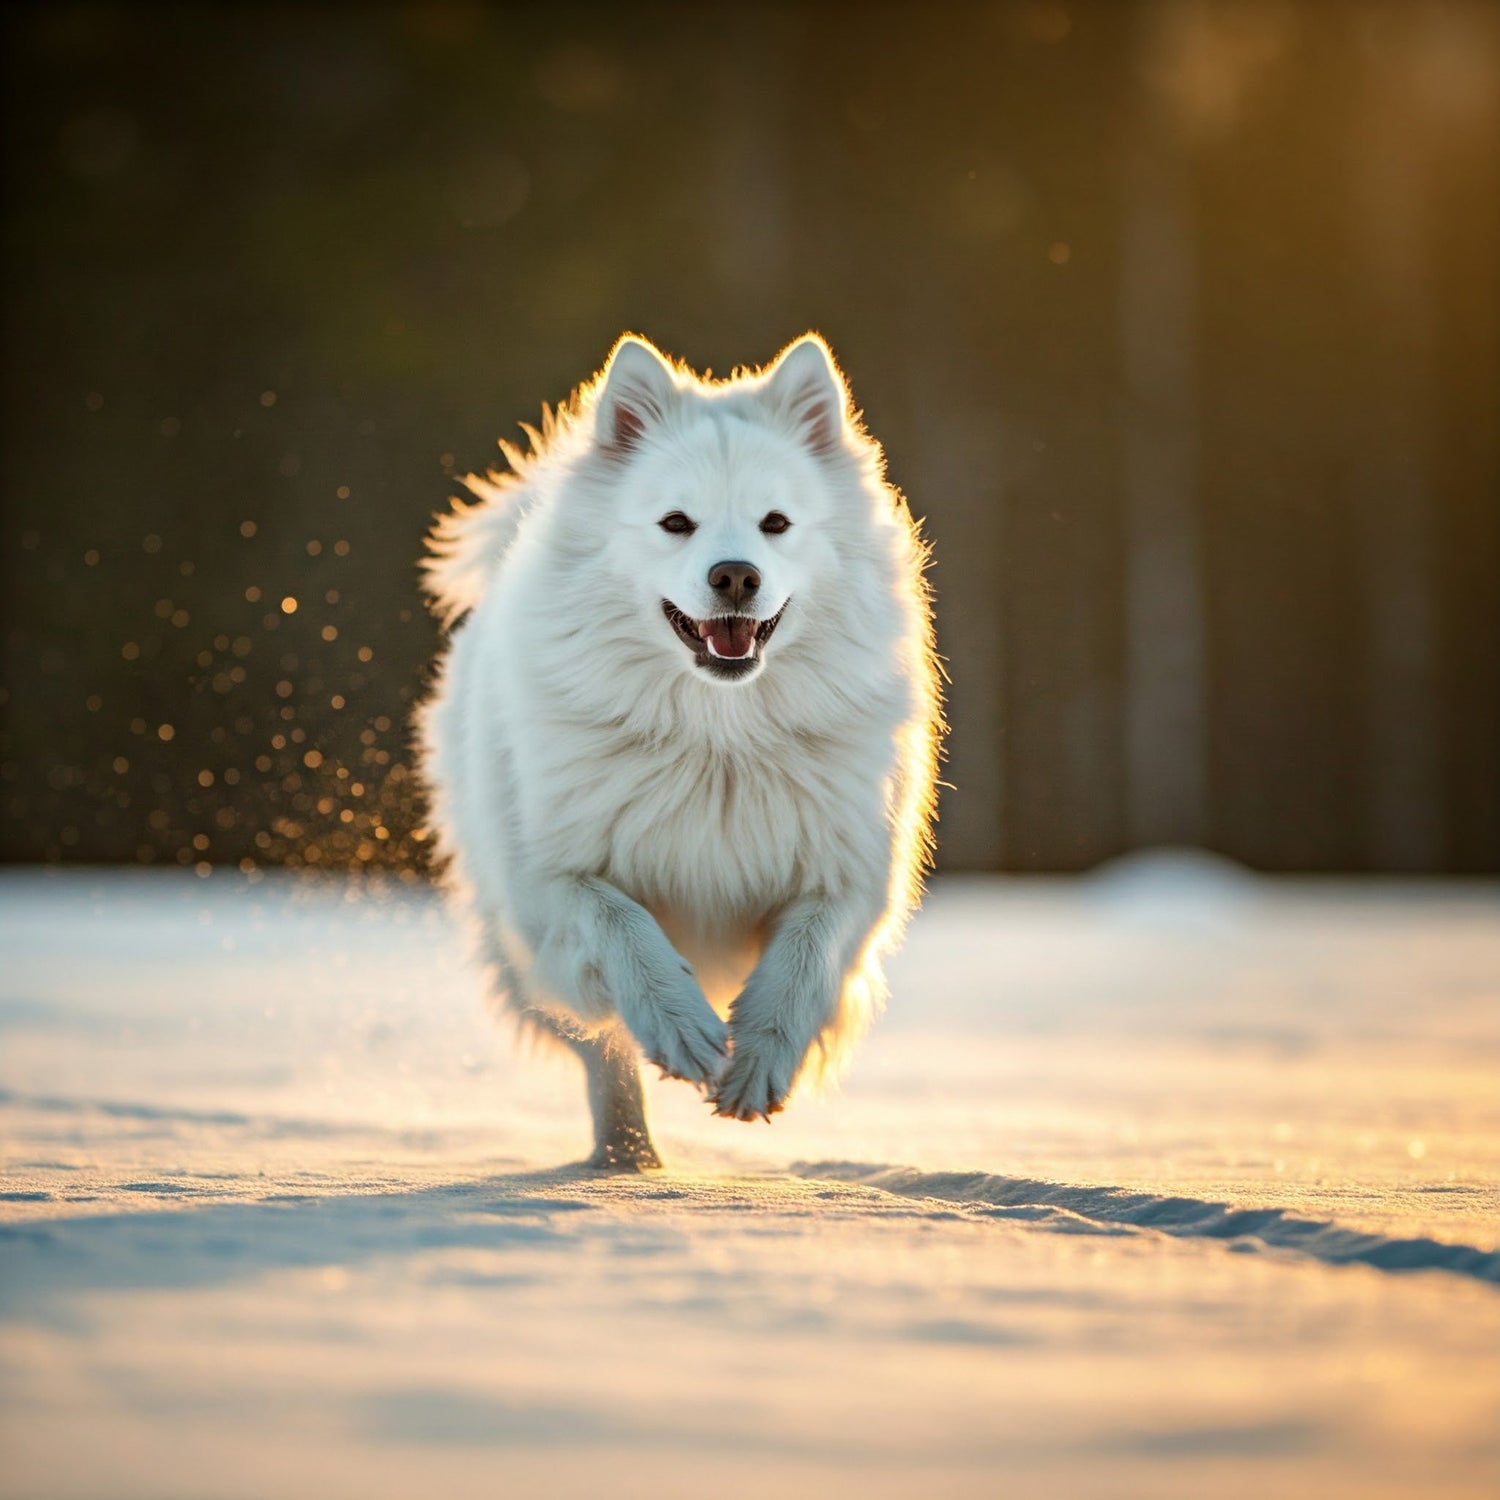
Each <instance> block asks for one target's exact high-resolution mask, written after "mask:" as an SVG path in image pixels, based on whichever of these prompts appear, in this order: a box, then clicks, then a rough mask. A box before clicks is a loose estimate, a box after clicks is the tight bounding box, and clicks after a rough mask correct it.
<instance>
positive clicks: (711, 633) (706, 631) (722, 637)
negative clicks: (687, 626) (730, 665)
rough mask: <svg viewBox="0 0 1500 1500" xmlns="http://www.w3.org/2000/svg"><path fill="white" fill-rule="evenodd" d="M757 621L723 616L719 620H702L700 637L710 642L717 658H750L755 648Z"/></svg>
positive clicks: (699, 630) (734, 616)
mask: <svg viewBox="0 0 1500 1500" xmlns="http://www.w3.org/2000/svg"><path fill="white" fill-rule="evenodd" d="M757 623H758V622H757V621H755V620H747V619H745V617H744V616H743V615H730V616H727V617H725V616H721V617H720V618H719V619H717V620H700V621H699V622H698V635H699V637H700V638H701V639H702V640H704V641H706V642H708V643H709V645H710V649H711V651H712V653H713V654H714V655H715V656H730V657H733V656H749V654H750V653H751V651H752V650H754V648H755V627H756V625H757Z"/></svg>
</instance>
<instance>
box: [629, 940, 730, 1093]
mask: <svg viewBox="0 0 1500 1500" xmlns="http://www.w3.org/2000/svg"><path fill="white" fill-rule="evenodd" d="M629 1024H630V1029H631V1030H632V1031H633V1032H634V1033H635V1039H636V1041H638V1042H639V1043H640V1045H641V1051H642V1052H643V1053H644V1054H645V1057H646V1060H647V1061H648V1062H652V1063H655V1065H656V1066H657V1067H658V1068H660V1069H661V1071H662V1074H663V1076H664V1077H667V1078H681V1079H684V1080H686V1081H687V1082H688V1083H693V1084H697V1085H698V1086H699V1087H700V1088H708V1087H712V1085H713V1083H714V1082H715V1080H716V1079H717V1078H718V1077H719V1075H720V1074H721V1073H722V1072H723V1071H724V1065H725V1063H726V1062H727V1061H728V1058H729V1028H728V1027H727V1026H726V1025H725V1024H724V1023H723V1022H722V1021H721V1020H720V1019H719V1018H718V1016H716V1015H715V1014H714V1012H713V1008H712V1006H710V1005H709V1003H708V1001H707V1000H706V999H704V997H703V991H702V990H700V989H699V988H698V984H697V981H696V980H695V979H694V978H693V977H692V973H691V971H689V970H687V969H686V967H685V966H684V972H683V975H682V980H681V982H680V983H676V982H674V983H672V984H670V985H667V986H664V987H662V988H661V989H659V990H658V991H657V993H656V994H655V995H653V996H652V998H651V1000H650V1002H649V1003H648V1004H646V1005H645V1006H643V1007H641V1009H640V1010H639V1011H638V1012H637V1013H636V1014H635V1015H633V1016H631V1017H630V1023H629Z"/></svg>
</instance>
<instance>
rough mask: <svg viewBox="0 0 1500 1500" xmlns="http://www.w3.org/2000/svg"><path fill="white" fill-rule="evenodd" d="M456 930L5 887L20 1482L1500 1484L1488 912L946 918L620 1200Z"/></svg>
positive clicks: (1198, 1491)
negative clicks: (783, 1104)
mask: <svg viewBox="0 0 1500 1500" xmlns="http://www.w3.org/2000/svg"><path fill="white" fill-rule="evenodd" d="M463 954H464V948H463V942H462V939H461V937H460V936H459V934H458V932H457V930H456V929H455V927H454V925H453V924H452V923H451V922H450V921H449V920H448V919H447V918H446V917H445V915H444V914H443V912H442V910H441V908H440V906H439V905H438V903H437V902H436V901H435V900H434V899H433V897H432V896H431V895H430V894H429V893H427V892H425V891H423V890H420V889H418V890H413V889H412V888H410V887H399V886H397V887H394V888H393V889H391V890H388V891H384V892H379V891H375V892H372V891H370V890H369V889H368V888H366V889H365V891H364V893H363V894H361V893H360V892H359V891H357V890H355V889H346V888H344V887H342V886H339V885H337V884H330V883H323V884H306V883H293V882H291V881H286V880H274V879H268V880H265V881H263V882H261V883H258V884H253V885H252V884H250V883H248V882H247V881H246V880H245V879H244V878H243V877H240V876H237V875H215V876H213V877H212V878H210V879H207V880H198V879H196V878H194V877H193V876H191V875H186V876H177V875H161V874H146V873H139V874H129V873H110V874H105V873H98V872H90V871H84V872H76V871H75V872H71V873H65V874H40V873H34V872H19V873H18V872H10V873H6V874H3V875H0V1163H3V1179H4V1180H3V1190H0V1493H3V1494H5V1495H7V1496H78V1497H100V1496H111V1497H135V1496H141V1497H147V1496H149V1497H173V1500H175V1497H189V1496H192V1497H301V1496H309V1497H311V1496H343V1495H349V1496H354V1495H358V1496H361V1497H365V1500H371V1497H384V1496H411V1495H417V1494H429V1493H430V1494H442V1495H445V1496H454V1497H466V1496H485V1497H492V1496H506V1497H511V1496H519V1497H524V1496H574V1495H591V1496H592V1495H596V1494H608V1495H611V1496H621V1497H629V1496H637V1495H639V1496H652V1497H672V1496H679V1495H681V1496H689V1495H692V1496H697V1495H701V1494H703V1493H714V1494H722V1495H728V1496H740V1495H745V1496H753V1497H755V1500H764V1497H765V1496H767V1495H772V1494H775V1495H781V1496H787V1497H795V1496H804V1495H815V1496H818V1497H819V1500H831V1497H837V1496H844V1495H851V1496H852V1495H858V1496H913V1495H935V1496H950V1495H951V1496H966V1495H984V1496H1026V1495H1047V1496H1049V1497H1052V1496H1066V1497H1074V1496H1076V1497H1089V1500H1092V1497H1112V1496H1141V1497H1166V1496H1178V1495H1183V1496H1186V1495H1194V1496H1198V1495H1202V1494H1206V1493H1214V1494H1218V1495H1231V1496H1237V1495H1247V1496H1248V1495H1255V1496H1262V1495H1265V1494H1276V1495H1281V1496H1289V1495H1290V1496H1300V1495H1317V1496H1320V1497H1327V1496H1342V1495H1348V1496H1361V1497H1364V1496H1386V1495H1392V1496H1394V1495H1402V1496H1423V1497H1433V1496H1450V1495H1453V1496H1456V1495H1473V1496H1481V1495H1483V1496H1493V1495H1494V1494H1496V1493H1497V1491H1500V901H1497V892H1496V890H1495V888H1494V887H1492V886H1473V885H1470V886H1460V885H1436V884H1431V885H1422V884H1403V885H1392V884H1382V885H1375V884H1361V885H1354V884H1336V883H1326V882H1325V883H1315V882H1300V883H1274V884H1273V883H1267V882H1257V881H1252V880H1250V879H1248V878H1246V877H1242V876H1238V875H1235V874H1234V873H1232V872H1228V871H1225V870H1223V869H1220V868H1218V867H1214V866H1211V865H1208V864H1206V863H1203V864H1195V863H1193V862H1183V861H1180V860H1179V861H1164V860H1160V859H1158V860H1147V861H1135V862H1132V863H1130V864H1128V865H1126V866H1124V867H1121V868H1118V869H1116V870H1115V871H1114V872H1109V873H1105V874H1103V875H1099V876H1095V877H1092V878H1090V879H1088V880H1084V881H1077V882H1061V881H1057V882H1045V881H1031V882H1021V881H988V882H978V881H976V882H949V883H946V884H942V885H940V886H939V887H938V889H937V890H936V891H935V893H934V894H933V896H932V898H931V899H930V901H929V903H928V906H927V909H926V910H925V911H924V913H923V915H922V916H921V918H920V919H919V920H918V922H917V924H916V926H915V927H914V929H913V931H912V935H911V939H910V941H909V943H908V945H907V948H906V949H905V951H904V952H903V954H902V955H901V957H900V959H899V960H898V962H897V963H896V965H895V967H894V971H893V984H894V991H895V997H894V1001H893V1004H892V1008H891V1012H890V1014H889V1015H888V1016H887V1017H886V1018H885V1020H884V1021H882V1023H881V1024H880V1026H879V1027H878V1029H877V1031H876V1032H875V1034H874V1035H873V1036H872V1037H871V1039H870V1040H869V1041H868V1042H867V1043H866V1044H865V1046H864V1047H863V1049H862V1050H861V1051H860V1052H859V1053H858V1054H857V1056H856V1059H855V1064H854V1069H853V1072H852V1074H851V1077H850V1079H849V1081H848V1083H847V1085H846V1086H845V1088H844V1090H843V1091H842V1093H840V1094H836V1095H833V1096H830V1097H829V1098H827V1099H824V1100H810V1099H796V1100H794V1102H793V1105H792V1107H791V1108H790V1109H789V1111H788V1112H787V1113H786V1114H785V1115H782V1116H779V1117H778V1118H777V1119H776V1121H775V1123H774V1124H773V1125H771V1126H770V1127H767V1126H765V1125H756V1126H746V1125H740V1124H735V1123H730V1122H726V1121H722V1120H716V1119H713V1118H711V1117H710V1116H709V1114H708V1111H707V1109H706V1107H705V1106H704V1105H702V1104H701V1103H700V1102H698V1101H697V1100H696V1098H695V1097H694V1096H693V1095H691V1094H690V1093H689V1092H688V1091H687V1090H686V1089H685V1088H684V1087H683V1086H682V1085H680V1084H678V1085H653V1105H654V1108H655V1117H656V1121H657V1136H658V1144H659V1145H660V1146H661V1147H662V1148H663V1150H664V1152H665V1153H666V1154H668V1155H669V1158H670V1161H671V1163H672V1169H671V1170H669V1171H668V1172H666V1173H662V1174H657V1175H653V1176H650V1177H646V1178H639V1179H619V1178H612V1179H610V1178H605V1179H601V1178H592V1177H589V1176H586V1175H584V1174H582V1173H580V1172H578V1171H576V1170H573V1169H569V1168H568V1167H567V1166H565V1165H563V1164H564V1163H567V1162H569V1161H570V1160H574V1159H576V1158H578V1157H579V1156H580V1155H581V1154H582V1152H583V1150H584V1148H585V1145H586V1143H587V1141H586V1138H587V1122H586V1111H585V1106H584V1101H583V1093H582V1085H581V1081H580V1080H579V1079H578V1078H577V1077H575V1076H574V1073H573V1071H572V1068H571V1065H570V1064H568V1063H567V1062H565V1061H562V1060H558V1061H536V1060H532V1061H527V1060H525V1059H520V1058H517V1057H516V1056H515V1055H514V1053H513V1051H512V1048H511V1045H510V1041H509V1038H508V1036H507V1035H506V1033H505V1032H504V1031H503V1030H502V1029H500V1028H499V1027H497V1026H496V1025H495V1024H494V1023H493V1022H492V1021H491V1020H490V1019H489V1018H488V1016H487V1015H486V1013H485V1009H484V1006H483V1003H482V1000H481V997H480V987H479V983H478V981H477V979H476V977H475V976H474V975H473V974H472V972H471V971H470V970H469V969H468V968H467V967H466V964H465V962H464V956H463Z"/></svg>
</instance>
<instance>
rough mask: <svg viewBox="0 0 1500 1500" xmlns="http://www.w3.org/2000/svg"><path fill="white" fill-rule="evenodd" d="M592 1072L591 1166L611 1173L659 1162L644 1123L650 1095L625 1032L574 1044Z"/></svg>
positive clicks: (590, 1095) (657, 1164) (631, 1044)
mask: <svg viewBox="0 0 1500 1500" xmlns="http://www.w3.org/2000/svg"><path fill="white" fill-rule="evenodd" d="M574 1050H575V1051H576V1052H577V1053H578V1055H579V1056H580V1057H581V1058H582V1059H583V1067H584V1071H585V1072H586V1073H587V1074H588V1082H589V1108H590V1109H591V1110H592V1111H593V1115H594V1154H593V1155H592V1156H591V1157H590V1158H589V1165H590V1166H591V1167H600V1168H602V1169H604V1170H606V1171H611V1172H631V1171H634V1172H643V1171H646V1170H647V1169H649V1168H651V1167H659V1166H660V1165H661V1158H660V1157H659V1156H658V1155H657V1154H656V1147H655V1146H653V1145H652V1144H651V1131H650V1128H649V1127H648V1126H647V1124H646V1099H645V1095H644V1094H643V1093H642V1092H641V1069H640V1064H639V1063H638V1062H637V1061H636V1050H635V1044H634V1042H632V1041H631V1040H630V1039H629V1038H627V1037H604V1038H598V1037H592V1038H589V1039H587V1040H585V1041H582V1042H575V1043H574Z"/></svg>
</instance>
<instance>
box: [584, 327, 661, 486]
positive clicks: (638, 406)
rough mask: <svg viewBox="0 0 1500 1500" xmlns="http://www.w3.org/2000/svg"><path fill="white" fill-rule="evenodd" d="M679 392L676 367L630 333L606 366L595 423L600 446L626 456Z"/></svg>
mask: <svg viewBox="0 0 1500 1500" xmlns="http://www.w3.org/2000/svg"><path fill="white" fill-rule="evenodd" d="M676 394H677V382H676V381H675V380H674V379H673V376H672V367H671V366H670V365H669V364H668V363H667V362H666V360H665V359H663V358H662V356H661V354H660V352H659V351H658V350H657V349H656V347H655V346H654V345H652V344H649V343H647V342H646V340H645V339H641V338H637V337H636V336H635V335H634V334H633V333H627V334H626V335H625V336H624V337H623V338H622V339H621V340H620V342H619V343H618V344H616V345H615V347H614V351H613V352H612V353H611V354H610V356H609V363H608V364H607V365H606V366H605V367H604V388H603V389H602V390H601V391H600V392H599V401H598V405H597V407H596V408H595V410H596V416H595V426H594V431H595V435H596V437H595V440H596V442H597V443H598V445H599V447H600V449H601V450H602V451H604V452H605V453H610V454H614V455H616V456H619V457H624V455H625V454H627V453H629V452H630V451H631V450H632V449H633V448H634V447H635V446H636V445H637V444H638V443H639V442H640V440H641V435H642V434H643V433H644V432H645V431H646V429H647V428H648V427H649V426H651V424H652V423H654V422H659V421H661V419H662V418H663V417H664V416H665V415H666V412H667V408H668V406H669V405H670V404H671V401H672V398H673V397H674V396H675V395H676Z"/></svg>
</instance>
